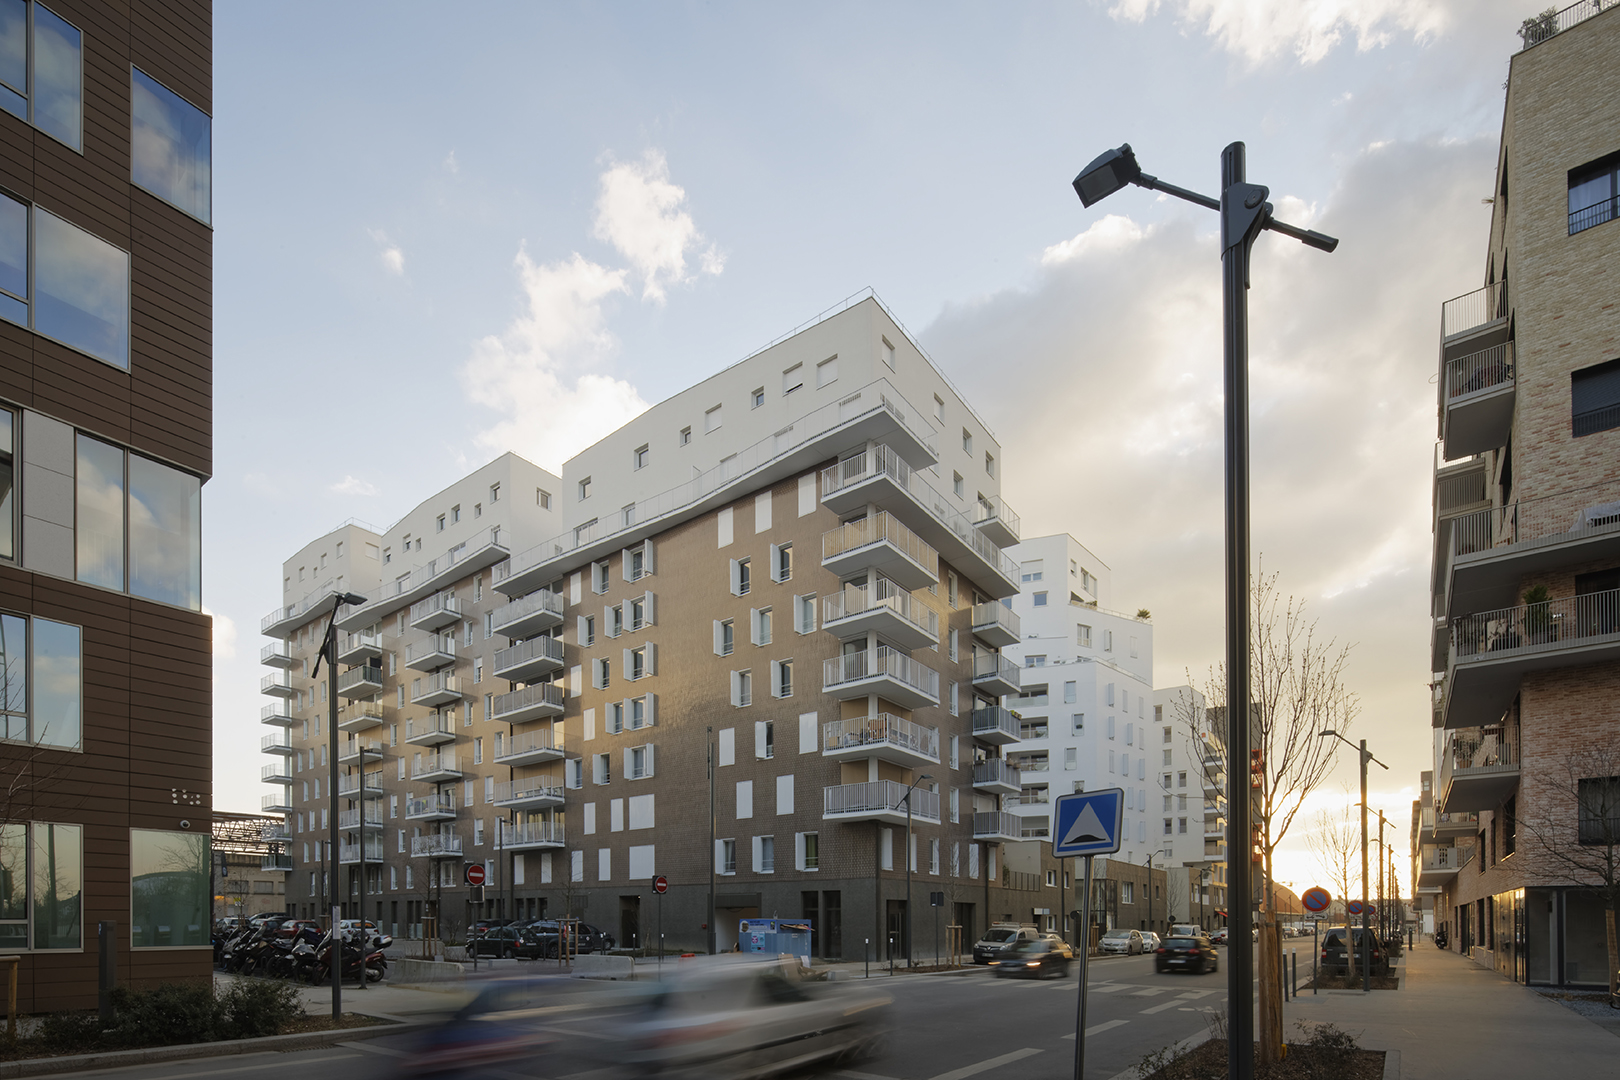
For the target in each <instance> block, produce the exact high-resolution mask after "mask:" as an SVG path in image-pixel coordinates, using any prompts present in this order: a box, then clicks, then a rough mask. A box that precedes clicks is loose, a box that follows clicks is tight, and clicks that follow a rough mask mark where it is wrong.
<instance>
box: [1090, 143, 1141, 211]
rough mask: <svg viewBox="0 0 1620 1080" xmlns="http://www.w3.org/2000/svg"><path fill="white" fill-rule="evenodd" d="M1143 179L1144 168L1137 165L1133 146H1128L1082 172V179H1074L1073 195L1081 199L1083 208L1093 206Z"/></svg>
mask: <svg viewBox="0 0 1620 1080" xmlns="http://www.w3.org/2000/svg"><path fill="white" fill-rule="evenodd" d="M1141 175H1142V167H1141V166H1140V165H1138V164H1137V163H1136V154H1135V153H1134V152H1132V150H1131V144H1130V143H1126V144H1125V145H1123V146H1121V147H1120V148H1119V149H1118V150H1109V151H1108V152H1107V153H1104V154H1101V155H1099V156H1098V157H1097V158H1096V159H1095V160H1093V161H1092V163H1091V164H1090V165H1087V166H1086V167H1085V168H1084V169H1081V170H1080V175H1079V176H1077V177H1075V178H1074V193H1075V194H1076V195H1078V196H1080V202H1081V203H1082V204H1083V205H1085V206H1088V207H1089V206H1093V205H1095V204H1096V203H1099V202H1101V201H1102V200H1103V199H1106V198H1107V197H1108V196H1110V195H1112V194H1113V193H1114V192H1116V191H1118V190H1119V189H1120V188H1122V187H1124V186H1125V185H1126V184H1134V183H1136V181H1137V179H1138V178H1139V177H1140V176H1141Z"/></svg>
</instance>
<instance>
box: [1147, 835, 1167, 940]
mask: <svg viewBox="0 0 1620 1080" xmlns="http://www.w3.org/2000/svg"><path fill="white" fill-rule="evenodd" d="M1155 855H1163V856H1164V857H1165V858H1166V859H1168V858H1169V857H1170V852H1169V850H1168V849H1167V850H1165V851H1150V852H1148V857H1147V902H1148V914H1147V928H1148V929H1149V930H1152V929H1153V856H1155ZM1166 872H1167V873H1168V871H1166ZM1166 880H1169V879H1168V878H1166ZM1169 907H1170V898H1169V897H1168V896H1167V897H1165V909H1166V910H1165V915H1166V916H1168V915H1169Z"/></svg>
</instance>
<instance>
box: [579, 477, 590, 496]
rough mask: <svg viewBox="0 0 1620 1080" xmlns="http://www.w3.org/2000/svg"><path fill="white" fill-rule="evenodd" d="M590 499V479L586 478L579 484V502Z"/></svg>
mask: <svg viewBox="0 0 1620 1080" xmlns="http://www.w3.org/2000/svg"><path fill="white" fill-rule="evenodd" d="M590 497H591V478H590V477H588V476H587V477H586V478H585V479H583V480H581V481H580V482H579V501H580V502H584V501H585V500H586V499H588V498H590Z"/></svg>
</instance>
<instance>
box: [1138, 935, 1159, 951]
mask: <svg viewBox="0 0 1620 1080" xmlns="http://www.w3.org/2000/svg"><path fill="white" fill-rule="evenodd" d="M1158 947H1159V935H1158V934H1155V933H1154V932H1153V931H1151V930H1144V931H1142V951H1143V952H1153V951H1154V950H1155V949H1157V948H1158Z"/></svg>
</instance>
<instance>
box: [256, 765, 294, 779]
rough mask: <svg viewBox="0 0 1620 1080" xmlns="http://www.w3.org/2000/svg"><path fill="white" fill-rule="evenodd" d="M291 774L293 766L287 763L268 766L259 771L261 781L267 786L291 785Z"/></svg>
mask: <svg viewBox="0 0 1620 1080" xmlns="http://www.w3.org/2000/svg"><path fill="white" fill-rule="evenodd" d="M291 773H292V766H291V765H288V764H285V763H280V764H276V765H266V766H264V767H263V768H261V769H260V770H259V779H260V780H263V781H264V782H265V783H267V784H290V783H292V776H291Z"/></svg>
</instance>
